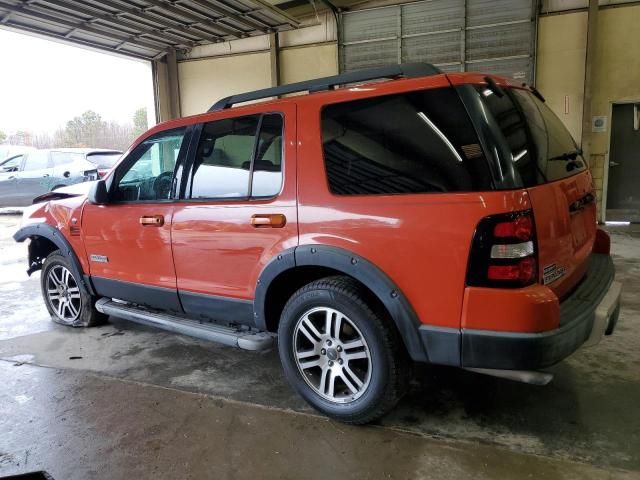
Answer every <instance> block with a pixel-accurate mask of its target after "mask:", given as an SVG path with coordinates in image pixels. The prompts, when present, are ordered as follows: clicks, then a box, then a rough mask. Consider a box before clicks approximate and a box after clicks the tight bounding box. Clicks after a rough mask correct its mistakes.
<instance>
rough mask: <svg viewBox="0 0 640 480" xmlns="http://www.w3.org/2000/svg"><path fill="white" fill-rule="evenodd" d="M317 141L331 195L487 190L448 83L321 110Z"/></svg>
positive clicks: (480, 159)
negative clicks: (321, 149)
mask: <svg viewBox="0 0 640 480" xmlns="http://www.w3.org/2000/svg"><path fill="white" fill-rule="evenodd" d="M322 145H323V151H324V162H325V167H326V173H327V177H328V183H329V188H330V190H331V192H332V193H334V194H336V195H384V194H402V193H404V194H410V193H442V192H464V191H479V190H490V189H492V186H491V185H492V182H491V174H490V171H489V169H488V165H487V162H486V159H485V158H484V155H483V152H482V148H481V147H480V145H479V142H478V138H477V136H476V134H475V131H474V129H473V126H472V125H471V122H470V120H469V117H468V115H467V113H466V111H465V109H464V106H463V105H462V103H461V101H460V98H459V97H458V95H457V93H456V92H455V91H454V90H453V89H452V88H440V89H433V90H426V91H420V92H410V93H406V94H399V95H388V96H382V97H375V98H368V99H364V100H355V101H351V102H345V103H337V104H333V105H330V106H328V107H326V108H325V109H324V110H323V111H322Z"/></svg>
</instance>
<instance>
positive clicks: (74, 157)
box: [51, 152, 84, 167]
mask: <svg viewBox="0 0 640 480" xmlns="http://www.w3.org/2000/svg"><path fill="white" fill-rule="evenodd" d="M83 159H84V155H83V154H82V153H71V152H51V160H53V166H54V167H58V166H60V165H67V164H69V163H73V162H76V161H78V160H83Z"/></svg>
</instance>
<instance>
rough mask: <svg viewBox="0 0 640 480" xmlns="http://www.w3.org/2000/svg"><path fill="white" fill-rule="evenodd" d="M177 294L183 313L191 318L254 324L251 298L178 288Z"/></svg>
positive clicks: (250, 325) (252, 325) (251, 325)
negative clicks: (223, 295) (221, 295)
mask: <svg viewBox="0 0 640 480" xmlns="http://www.w3.org/2000/svg"><path fill="white" fill-rule="evenodd" d="M178 296H179V298H180V302H181V303H182V308H183V309H184V312H185V314H186V315H187V316H188V317H189V318H191V319H193V320H208V321H213V322H215V323H227V324H231V323H234V324H235V323H239V324H242V325H247V326H249V327H255V326H256V322H255V319H254V314H253V301H252V300H244V299H241V298H231V297H220V296H217V295H208V294H206V293H197V292H189V291H186V290H180V291H179V292H178Z"/></svg>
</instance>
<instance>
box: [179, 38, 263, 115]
mask: <svg viewBox="0 0 640 480" xmlns="http://www.w3.org/2000/svg"><path fill="white" fill-rule="evenodd" d="M271 70H272V68H271V58H270V55H269V51H265V52H258V53H247V54H238V55H228V56H222V57H214V58H203V59H198V60H189V61H183V62H179V63H178V79H179V82H180V107H181V112H182V115H183V116H187V115H195V114H197V113H203V112H206V111H207V110H208V109H209V107H211V105H212V104H214V103H215V102H217V101H218V100H220V99H221V98H224V97H227V96H229V95H234V94H236V93H243V92H246V91H249V90H257V89H260V88H268V87H271V86H272V84H271V82H272V75H271V73H272V72H271Z"/></svg>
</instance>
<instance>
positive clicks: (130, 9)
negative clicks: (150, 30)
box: [100, 0, 235, 43]
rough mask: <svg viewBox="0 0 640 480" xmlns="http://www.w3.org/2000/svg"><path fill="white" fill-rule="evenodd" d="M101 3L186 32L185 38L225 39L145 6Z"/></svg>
mask: <svg viewBox="0 0 640 480" xmlns="http://www.w3.org/2000/svg"><path fill="white" fill-rule="evenodd" d="M100 3H102V4H104V5H107V6H109V7H110V8H113V9H114V10H118V11H120V12H122V14H126V15H129V16H131V17H134V18H141V19H145V20H146V21H147V22H149V23H152V24H160V25H162V26H163V27H164V28H165V29H166V30H174V31H178V32H181V33H182V34H184V36H185V38H193V37H195V38H199V39H202V40H205V41H209V42H213V43H217V42H221V41H223V40H224V38H223V37H221V36H219V35H216V34H214V33H211V32H209V33H208V34H207V35H204V36H203V35H200V34H198V33H197V32H194V31H193V29H191V28H187V27H185V26H184V25H183V24H180V23H174V22H172V21H171V20H167V18H166V17H165V16H162V15H160V14H159V13H157V12H152V13H151V14H149V13H147V11H146V10H145V9H143V8H137V7H127V6H122V5H119V4H117V3H115V2H113V1H109V0H101V2H100ZM166 30H165V31H166ZM234 37H235V35H234ZM192 41H193V40H192Z"/></svg>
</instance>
